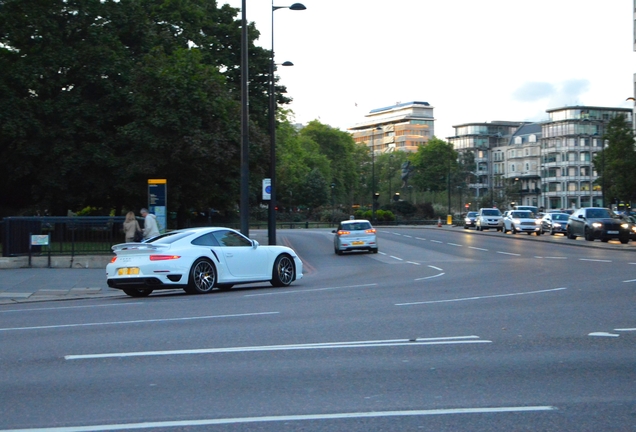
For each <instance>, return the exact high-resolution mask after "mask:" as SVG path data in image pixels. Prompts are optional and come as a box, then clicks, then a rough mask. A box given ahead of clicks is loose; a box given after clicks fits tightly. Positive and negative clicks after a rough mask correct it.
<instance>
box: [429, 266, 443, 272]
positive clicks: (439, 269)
mask: <svg viewBox="0 0 636 432" xmlns="http://www.w3.org/2000/svg"><path fill="white" fill-rule="evenodd" d="M429 267H430V268H432V269H435V270H437V271H442V270H443V269H441V268H439V267H435V266H432V265H430V266H429Z"/></svg>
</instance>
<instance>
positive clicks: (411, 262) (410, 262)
mask: <svg viewBox="0 0 636 432" xmlns="http://www.w3.org/2000/svg"><path fill="white" fill-rule="evenodd" d="M407 263H409V264H415V265H420V263H417V262H413V261H407Z"/></svg>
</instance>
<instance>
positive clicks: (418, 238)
mask: <svg viewBox="0 0 636 432" xmlns="http://www.w3.org/2000/svg"><path fill="white" fill-rule="evenodd" d="M415 238H416V239H417V240H426V239H425V238H422V237H415Z"/></svg>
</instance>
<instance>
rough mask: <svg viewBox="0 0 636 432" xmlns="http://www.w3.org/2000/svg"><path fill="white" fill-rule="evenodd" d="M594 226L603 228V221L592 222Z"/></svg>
mask: <svg viewBox="0 0 636 432" xmlns="http://www.w3.org/2000/svg"><path fill="white" fill-rule="evenodd" d="M592 226H593V227H594V228H603V224H602V223H600V222H593V223H592Z"/></svg>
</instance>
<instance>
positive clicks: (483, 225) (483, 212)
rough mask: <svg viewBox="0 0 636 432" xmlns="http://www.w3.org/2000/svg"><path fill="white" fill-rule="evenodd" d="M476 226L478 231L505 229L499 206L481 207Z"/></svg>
mask: <svg viewBox="0 0 636 432" xmlns="http://www.w3.org/2000/svg"><path fill="white" fill-rule="evenodd" d="M475 228H476V229H477V231H483V230H485V229H490V228H495V229H496V230H497V231H503V217H502V215H501V212H500V211H499V209H497V208H480V209H479V214H477V218H476V219H475Z"/></svg>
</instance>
